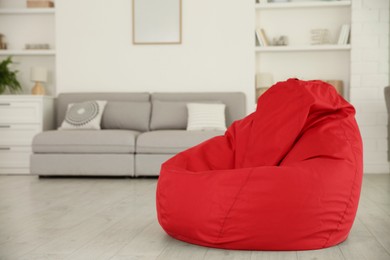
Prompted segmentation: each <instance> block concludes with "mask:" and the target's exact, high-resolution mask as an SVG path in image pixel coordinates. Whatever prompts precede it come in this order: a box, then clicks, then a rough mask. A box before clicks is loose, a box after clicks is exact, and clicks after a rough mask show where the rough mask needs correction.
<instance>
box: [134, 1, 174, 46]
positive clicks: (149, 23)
mask: <svg viewBox="0 0 390 260" xmlns="http://www.w3.org/2000/svg"><path fill="white" fill-rule="evenodd" d="M132 13H133V15H132V17H133V19H132V22H133V44H181V42H182V0H133V12H132Z"/></svg>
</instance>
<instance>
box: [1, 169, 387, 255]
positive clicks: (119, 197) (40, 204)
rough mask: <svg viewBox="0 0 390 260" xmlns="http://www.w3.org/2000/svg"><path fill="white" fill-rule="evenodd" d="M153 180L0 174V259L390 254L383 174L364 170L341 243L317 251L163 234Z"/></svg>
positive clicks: (385, 181)
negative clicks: (214, 245) (221, 246)
mask: <svg viewBox="0 0 390 260" xmlns="http://www.w3.org/2000/svg"><path fill="white" fill-rule="evenodd" d="M156 182H157V180H156V179H72V178H49V179H45V178H44V179H39V178H37V177H29V176H0V259H2V260H3V259H7V260H8V259H28V260H31V259H50V260H52V259H53V260H55V259H72V260H73V259H83V260H84V259H115V260H119V259H121V260H124V259H169V260H171V259H173V260H174V259H185V260H187V259H253V260H254V259H267V260H272V259H277V260H289V259H293V260H298V259H300V260H306V259H307V260H314V259H315V260H321V259H325V260H338V259H353V260H357V259H367V260H381V259H383V260H385V259H386V260H389V259H390V175H389V174H386V175H365V177H364V182H363V191H362V197H361V202H360V205H359V211H358V215H357V219H356V221H355V224H354V226H353V229H352V231H351V234H350V236H349V238H348V239H347V241H345V242H344V243H342V244H340V245H339V246H336V247H332V248H329V249H324V250H314V251H299V252H256V251H230V250H218V249H211V248H206V247H200V246H195V245H190V244H186V243H183V242H180V241H177V240H174V239H172V238H170V237H168V236H167V235H166V234H165V233H164V232H163V231H162V229H161V228H160V226H159V224H158V222H157V220H156V211H155V188H156Z"/></svg>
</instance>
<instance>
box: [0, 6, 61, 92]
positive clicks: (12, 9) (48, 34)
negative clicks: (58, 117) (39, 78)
mask: <svg viewBox="0 0 390 260" xmlns="http://www.w3.org/2000/svg"><path fill="white" fill-rule="evenodd" d="M55 11H56V10H55V8H27V7H26V0H0V34H3V35H4V36H5V42H6V43H7V49H6V50H0V60H3V59H5V58H6V57H7V56H12V57H13V61H14V64H13V65H12V67H13V68H14V69H16V70H18V71H19V72H18V74H17V75H18V80H19V82H20V83H21V85H22V88H23V94H30V93H31V88H32V87H33V82H31V80H30V71H31V68H32V67H44V68H47V70H48V82H46V83H45V89H46V93H47V94H48V95H53V94H55V81H56V80H55V74H56V73H55V58H56V50H55ZM26 44H49V46H50V49H26Z"/></svg>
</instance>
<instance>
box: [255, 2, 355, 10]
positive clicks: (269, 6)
mask: <svg viewBox="0 0 390 260" xmlns="http://www.w3.org/2000/svg"><path fill="white" fill-rule="evenodd" d="M350 5H351V1H346V0H342V1H308V2H286V3H267V4H256V5H255V7H256V9H277V8H278V9H279V8H317V7H333V6H336V7H337V6H350Z"/></svg>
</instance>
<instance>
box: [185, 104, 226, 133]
mask: <svg viewBox="0 0 390 260" xmlns="http://www.w3.org/2000/svg"><path fill="white" fill-rule="evenodd" d="M225 107H226V106H225V104H205V103H188V104H187V109H188V122H187V130H222V131H224V130H226V120H225Z"/></svg>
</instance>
